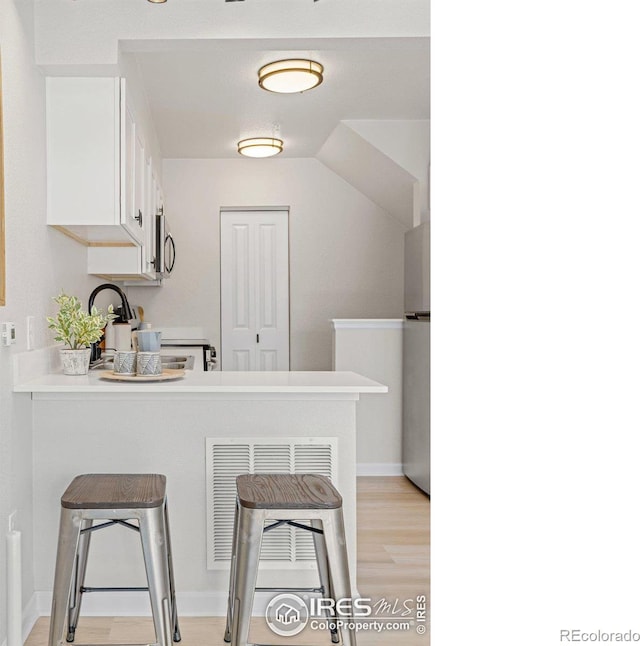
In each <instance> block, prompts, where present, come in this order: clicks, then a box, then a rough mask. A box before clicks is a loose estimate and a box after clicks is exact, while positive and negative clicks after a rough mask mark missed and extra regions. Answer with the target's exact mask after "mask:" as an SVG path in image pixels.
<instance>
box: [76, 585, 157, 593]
mask: <svg viewBox="0 0 640 646" xmlns="http://www.w3.org/2000/svg"><path fill="white" fill-rule="evenodd" d="M80 591H81V592H148V591H149V588H138V587H135V588H131V587H127V588H85V587H84V586H82V588H80Z"/></svg>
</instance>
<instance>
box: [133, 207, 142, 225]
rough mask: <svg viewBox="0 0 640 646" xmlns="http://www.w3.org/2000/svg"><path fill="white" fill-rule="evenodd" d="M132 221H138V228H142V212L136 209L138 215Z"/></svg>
mask: <svg viewBox="0 0 640 646" xmlns="http://www.w3.org/2000/svg"><path fill="white" fill-rule="evenodd" d="M133 219H134V220H137V221H138V225H139V226H142V211H141V210H140V209H138V215H136V216H135V217H134V218H133Z"/></svg>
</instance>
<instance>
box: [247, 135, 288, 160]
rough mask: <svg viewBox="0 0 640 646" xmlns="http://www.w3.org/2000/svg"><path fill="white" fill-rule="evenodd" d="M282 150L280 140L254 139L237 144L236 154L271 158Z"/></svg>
mask: <svg viewBox="0 0 640 646" xmlns="http://www.w3.org/2000/svg"><path fill="white" fill-rule="evenodd" d="M282 149H283V145H282V139H276V138H275V137H254V138H253V139H243V140H242V141H239V142H238V152H239V153H240V154H241V155H244V156H245V157H273V155H277V154H278V153H281V152H282Z"/></svg>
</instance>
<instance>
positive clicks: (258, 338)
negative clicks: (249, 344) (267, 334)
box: [256, 334, 260, 343]
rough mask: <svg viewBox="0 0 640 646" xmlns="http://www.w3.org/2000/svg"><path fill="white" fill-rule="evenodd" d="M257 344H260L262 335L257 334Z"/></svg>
mask: <svg viewBox="0 0 640 646" xmlns="http://www.w3.org/2000/svg"><path fill="white" fill-rule="evenodd" d="M256 343H260V335H259V334H256Z"/></svg>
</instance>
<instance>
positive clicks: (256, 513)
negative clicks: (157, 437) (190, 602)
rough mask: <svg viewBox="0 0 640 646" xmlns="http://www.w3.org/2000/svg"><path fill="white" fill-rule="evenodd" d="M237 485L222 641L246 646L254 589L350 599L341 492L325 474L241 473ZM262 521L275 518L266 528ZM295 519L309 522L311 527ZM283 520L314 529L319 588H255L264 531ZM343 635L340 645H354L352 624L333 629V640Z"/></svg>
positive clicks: (273, 527)
mask: <svg viewBox="0 0 640 646" xmlns="http://www.w3.org/2000/svg"><path fill="white" fill-rule="evenodd" d="M236 488H237V497H236V511H235V520H234V534H233V544H232V555H231V573H230V580H229V600H228V606H227V627H226V631H225V635H224V640H225V642H230V643H231V645H232V646H246V645H247V639H248V637H249V624H250V621H251V612H252V608H253V597H254V592H256V591H257V592H296V591H298V592H320V593H322V594H323V596H324V597H325V598H331V599H334V600H337V599H345V598H351V582H350V579H349V564H348V560H347V548H346V541H345V533H344V520H343V516H342V497H341V496H340V494H339V493H338V491H337V490H336V488H335V487H334V486H333V485H332V484H331V482H330V481H329V479H328V478H326V477H324V476H321V475H316V474H295V475H294V474H259V475H258V474H251V475H241V476H238V477H237V478H236ZM266 520H273V521H275V522H274V523H273V524H271V525H268V526H266V527H265V521H266ZM298 520H307V521H311V526H310V527H309V526H307V525H303V524H300V523H298V522H296V521H298ZM282 525H292V526H293V527H297V528H299V529H304V530H308V531H311V532H312V533H313V543H314V547H315V552H316V561H317V565H318V574H319V578H320V588H256V581H257V576H258V564H259V560H260V548H261V546H262V535H263V533H264V532H268V531H271V530H273V529H275V528H277V527H280V526H282ZM328 616H329V618H332V615H331V614H329V615H328ZM346 619H347V620H351V618H350V617H348V618H346ZM330 623H332V622H330ZM333 623H334V622H333ZM341 632H342V635H341ZM341 636H342V643H343V644H344V646H356V637H355V630H354V629H353V628H352V627H351V628H348V629H347V630H345V631H339V630H338V629H336V628H335V627H333V628H332V629H331V641H332V642H333V643H338V642H339V640H340V637H341Z"/></svg>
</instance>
